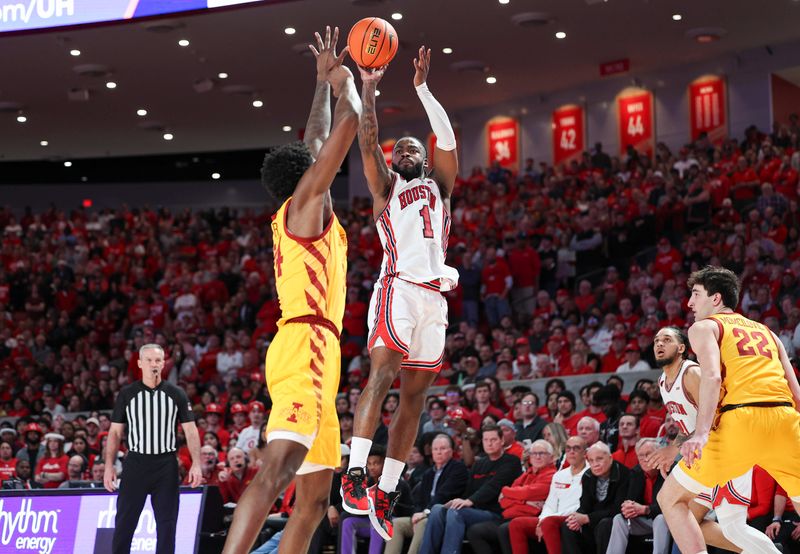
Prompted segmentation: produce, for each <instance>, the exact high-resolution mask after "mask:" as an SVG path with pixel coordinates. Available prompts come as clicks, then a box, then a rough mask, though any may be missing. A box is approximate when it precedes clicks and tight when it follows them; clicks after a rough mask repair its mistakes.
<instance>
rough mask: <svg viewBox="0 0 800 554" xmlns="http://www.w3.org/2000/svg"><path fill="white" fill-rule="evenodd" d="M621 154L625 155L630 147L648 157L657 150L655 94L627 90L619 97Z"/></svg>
mask: <svg viewBox="0 0 800 554" xmlns="http://www.w3.org/2000/svg"><path fill="white" fill-rule="evenodd" d="M617 117H618V125H619V152H620V155H625V152H626V151H627V149H628V146H633V148H634V149H636V151H637V152H639V153H640V154H644V155H646V156H648V157H652V156H653V150H654V148H655V128H654V124H653V94H652V93H651V92H649V91H647V90H642V89H626V90H624V91H622V92H621V93H620V94H619V96H617Z"/></svg>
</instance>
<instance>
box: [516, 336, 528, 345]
mask: <svg viewBox="0 0 800 554" xmlns="http://www.w3.org/2000/svg"><path fill="white" fill-rule="evenodd" d="M515 344H517V345H519V346H523V345H524V346H530V344H531V343H530V342H528V339H526V338H525V337H520V338H518V339H517V340H516V341H515Z"/></svg>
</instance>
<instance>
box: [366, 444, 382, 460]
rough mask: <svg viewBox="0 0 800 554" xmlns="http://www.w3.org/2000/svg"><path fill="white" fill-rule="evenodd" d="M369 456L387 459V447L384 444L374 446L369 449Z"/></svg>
mask: <svg viewBox="0 0 800 554" xmlns="http://www.w3.org/2000/svg"><path fill="white" fill-rule="evenodd" d="M369 456H380V457H381V458H385V457H386V447H385V446H383V445H382V444H373V445H372V448H370V449H369ZM369 456H368V457H369Z"/></svg>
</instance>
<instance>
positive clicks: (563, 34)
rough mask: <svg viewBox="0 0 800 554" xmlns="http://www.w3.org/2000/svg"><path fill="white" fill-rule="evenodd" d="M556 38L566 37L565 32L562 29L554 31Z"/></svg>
mask: <svg viewBox="0 0 800 554" xmlns="http://www.w3.org/2000/svg"><path fill="white" fill-rule="evenodd" d="M556 38H557V39H559V40H560V39H562V38H567V33H565V32H564V31H558V32H557V33H556Z"/></svg>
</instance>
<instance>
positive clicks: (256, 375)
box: [250, 371, 264, 383]
mask: <svg viewBox="0 0 800 554" xmlns="http://www.w3.org/2000/svg"><path fill="white" fill-rule="evenodd" d="M250 380H251V381H258V382H259V383H260V382H262V381H263V380H264V375H263V374H262V373H261V372H260V371H253V372H252V373H250Z"/></svg>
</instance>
